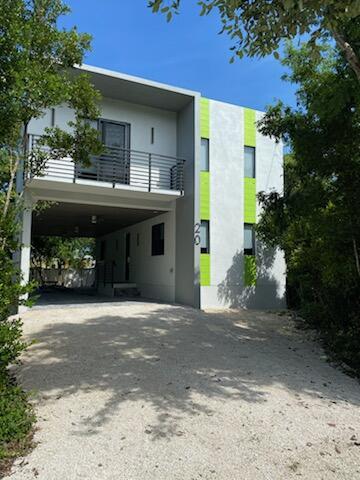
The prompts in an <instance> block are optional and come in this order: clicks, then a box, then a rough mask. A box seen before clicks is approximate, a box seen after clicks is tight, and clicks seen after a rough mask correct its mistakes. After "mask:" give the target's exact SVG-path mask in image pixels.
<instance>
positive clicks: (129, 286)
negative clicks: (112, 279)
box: [113, 282, 136, 289]
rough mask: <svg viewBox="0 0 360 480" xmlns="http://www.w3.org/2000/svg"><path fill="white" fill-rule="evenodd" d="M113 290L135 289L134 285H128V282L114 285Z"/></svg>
mask: <svg viewBox="0 0 360 480" xmlns="http://www.w3.org/2000/svg"><path fill="white" fill-rule="evenodd" d="M113 287H114V288H123V289H126V288H136V283H128V282H123V283H114V284H113Z"/></svg>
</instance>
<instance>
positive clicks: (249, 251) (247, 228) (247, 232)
mask: <svg viewBox="0 0 360 480" xmlns="http://www.w3.org/2000/svg"><path fill="white" fill-rule="evenodd" d="M244 255H255V230H254V225H251V224H250V223H245V225H244Z"/></svg>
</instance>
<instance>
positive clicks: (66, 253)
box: [31, 236, 95, 278]
mask: <svg viewBox="0 0 360 480" xmlns="http://www.w3.org/2000/svg"><path fill="white" fill-rule="evenodd" d="M31 254H32V265H33V267H35V268H37V269H38V271H39V273H40V278H41V272H42V269H43V268H44V267H45V268H50V267H53V268H59V269H61V268H74V269H81V268H86V267H87V265H88V260H89V258H90V257H91V258H94V256H95V240H94V239H93V238H62V237H46V236H40V237H35V238H34V239H33V242H32V249H31Z"/></svg>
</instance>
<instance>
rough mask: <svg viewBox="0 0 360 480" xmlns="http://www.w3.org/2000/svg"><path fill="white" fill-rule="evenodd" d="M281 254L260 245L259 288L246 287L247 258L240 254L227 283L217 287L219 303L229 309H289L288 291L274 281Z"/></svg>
mask: <svg viewBox="0 0 360 480" xmlns="http://www.w3.org/2000/svg"><path fill="white" fill-rule="evenodd" d="M278 254H279V251H278V250H276V249H274V248H270V247H268V246H266V245H264V244H263V243H261V242H258V245H257V250H256V262H257V278H256V285H252V286H246V285H244V255H243V252H239V251H237V252H236V254H235V255H234V257H233V260H232V265H231V267H230V268H229V269H228V271H227V273H226V276H225V279H224V280H223V281H222V282H221V283H220V284H219V285H218V299H219V301H220V302H221V303H222V304H224V305H228V306H229V307H230V308H256V309H273V310H276V309H282V308H285V307H286V300H285V289H284V286H281V285H280V284H279V282H278V280H277V279H276V278H275V276H274V274H273V271H274V268H276V265H275V261H276V255H278Z"/></svg>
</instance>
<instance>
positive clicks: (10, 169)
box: [0, 0, 102, 457]
mask: <svg viewBox="0 0 360 480" xmlns="http://www.w3.org/2000/svg"><path fill="white" fill-rule="evenodd" d="M68 12H69V9H68V7H66V5H65V4H64V3H63V2H62V1H61V0H0V264H1V269H0V298H1V303H0V397H1V410H0V452H2V453H1V455H2V457H4V456H6V452H10V451H11V446H9V444H10V443H11V440H12V439H13V440H16V441H19V435H20V436H21V435H22V436H24V435H25V434H26V432H27V431H28V430H29V428H28V425H29V422H28V421H27V417H26V415H27V414H28V410H27V408H26V407H24V403H23V402H24V397H23V396H22V395H20V394H19V395H16V392H19V391H21V390H18V389H17V387H13V386H11V385H12V382H11V381H10V379H9V375H8V366H9V365H10V364H11V363H14V362H15V361H16V360H17V358H18V356H19V354H20V353H21V351H22V350H23V349H24V348H25V347H26V345H25V343H24V342H23V341H22V340H21V322H20V320H17V319H12V318H11V317H10V314H11V313H13V312H14V308H15V307H16V306H17V304H18V299H19V296H20V298H21V297H22V296H23V295H24V294H26V293H27V292H28V291H29V289H30V288H31V286H25V285H23V283H22V279H21V275H20V272H19V270H18V269H17V268H16V267H15V266H14V262H13V256H14V255H15V254H16V251H18V250H19V247H20V241H19V234H20V232H19V226H20V225H21V216H22V212H23V208H24V203H23V198H22V189H21V188H20V187H21V182H16V178H17V175H18V178H19V179H20V178H21V175H20V174H21V172H22V171H23V170H25V171H27V170H28V169H29V168H30V167H31V168H32V169H33V170H35V171H36V172H37V173H41V169H42V167H43V166H44V163H45V162H46V160H47V159H48V158H49V157H61V156H64V155H66V156H71V157H73V158H74V160H75V161H76V162H81V163H84V164H87V163H88V162H89V155H90V154H96V153H99V152H100V150H101V147H102V146H101V143H100V141H99V139H98V135H97V132H96V130H94V129H92V128H91V127H90V122H89V120H91V119H95V118H97V117H98V108H97V100H98V98H99V95H98V93H97V92H96V91H95V90H94V89H93V87H92V86H91V85H90V83H89V81H88V79H87V77H86V76H84V75H78V74H75V73H74V70H73V69H72V67H73V66H74V65H76V64H81V63H82V59H83V56H84V54H85V52H86V51H87V50H88V49H89V47H90V37H89V35H86V34H81V33H79V32H78V31H77V30H76V28H73V29H70V30H65V29H59V28H58V25H57V23H58V19H59V17H60V16H61V15H64V14H67V13H68ZM59 104H65V105H68V106H69V107H70V108H72V109H74V111H75V117H74V120H73V121H72V122H71V123H70V125H69V126H70V129H69V131H67V132H64V131H61V130H60V129H58V128H52V129H50V128H49V129H47V131H46V135H45V136H44V138H43V139H42V141H41V143H42V146H43V145H44V144H46V145H48V148H47V149H46V150H44V149H43V148H40V146H39V148H35V149H34V150H33V151H32V152H31V155H28V154H27V130H28V125H29V122H30V121H31V120H32V119H35V118H39V117H41V116H42V115H43V114H44V111H45V110H46V109H48V108H50V107H53V106H56V105H59ZM16 183H18V185H16ZM23 302H24V300H20V303H23ZM16 399H17V400H18V407H19V408H18V410H17V400H16ZM4 402H5V403H6V402H10V403H7V404H6V405H4ZM23 407H24V408H23ZM12 413H13V414H14V415H12ZM17 414H18V415H17ZM11 418H12V419H13V420H14V421H15V419H17V420H16V421H17V425H18V427H16V422H15V423H14V422H13V423H12V426H11V428H10V427H9V429H7V427H6V424H7V422H8V421H11V422H12V420H11ZM30 423H31V422H30ZM25 425H27V428H22V427H21V426H23V427H24V426H25ZM4 432H5V433H4ZM6 432H7V433H6ZM9 455H10V453H9Z"/></svg>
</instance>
